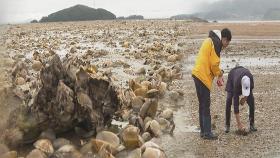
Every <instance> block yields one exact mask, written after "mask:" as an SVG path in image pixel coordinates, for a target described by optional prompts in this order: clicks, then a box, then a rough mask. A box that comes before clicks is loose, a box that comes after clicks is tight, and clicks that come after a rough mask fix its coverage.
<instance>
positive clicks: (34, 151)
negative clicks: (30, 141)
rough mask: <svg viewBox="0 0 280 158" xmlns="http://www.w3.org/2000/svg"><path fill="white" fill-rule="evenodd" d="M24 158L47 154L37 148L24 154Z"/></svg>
mask: <svg viewBox="0 0 280 158" xmlns="http://www.w3.org/2000/svg"><path fill="white" fill-rule="evenodd" d="M26 158H47V155H46V154H44V153H43V152H42V151H41V150H39V149H34V150H32V151H31V152H30V153H29V154H28V155H27V156H26Z"/></svg>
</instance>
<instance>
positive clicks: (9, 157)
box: [0, 151, 18, 158]
mask: <svg viewBox="0 0 280 158" xmlns="http://www.w3.org/2000/svg"><path fill="white" fill-rule="evenodd" d="M17 155H18V154H17V152H16V151H9V152H6V153H5V154H3V155H0V157H1V158H17Z"/></svg>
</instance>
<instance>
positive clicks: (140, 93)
mask: <svg viewBox="0 0 280 158" xmlns="http://www.w3.org/2000/svg"><path fill="white" fill-rule="evenodd" d="M147 91H148V89H147V88H146V87H141V88H138V89H136V90H135V91H134V94H135V95H136V96H141V97H145V96H146V94H147Z"/></svg>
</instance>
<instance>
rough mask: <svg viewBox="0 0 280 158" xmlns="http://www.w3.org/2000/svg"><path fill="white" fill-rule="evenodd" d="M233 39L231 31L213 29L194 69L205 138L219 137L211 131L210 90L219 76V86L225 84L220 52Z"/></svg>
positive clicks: (201, 124) (200, 51)
mask: <svg viewBox="0 0 280 158" xmlns="http://www.w3.org/2000/svg"><path fill="white" fill-rule="evenodd" d="M230 41H231V31H230V30H229V29H227V28H225V29H223V30H222V31H219V30H213V31H210V32H209V36H208V38H207V39H205V40H204V41H203V43H202V46H201V48H200V50H199V53H198V55H197V58H196V62H195V66H194V68H193V70H192V77H193V80H194V83H195V88H196V92H197V97H198V102H199V124H200V136H201V137H202V138H204V139H217V136H216V135H214V134H213V133H212V131H211V115H210V91H211V88H212V82H213V79H214V78H215V77H218V79H217V84H218V86H222V85H223V70H221V68H220V53H221V50H222V49H223V48H226V47H227V46H228V45H229V43H230Z"/></svg>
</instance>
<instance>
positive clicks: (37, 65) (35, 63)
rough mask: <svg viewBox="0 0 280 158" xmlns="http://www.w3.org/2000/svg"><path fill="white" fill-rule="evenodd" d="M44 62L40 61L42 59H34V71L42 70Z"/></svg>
mask: <svg viewBox="0 0 280 158" xmlns="http://www.w3.org/2000/svg"><path fill="white" fill-rule="evenodd" d="M42 66H43V65H42V63H41V62H40V61H37V60H34V61H33V64H32V69H33V70H34V71H40V70H41V68H42Z"/></svg>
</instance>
